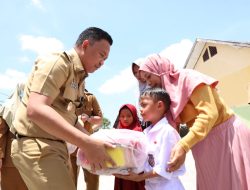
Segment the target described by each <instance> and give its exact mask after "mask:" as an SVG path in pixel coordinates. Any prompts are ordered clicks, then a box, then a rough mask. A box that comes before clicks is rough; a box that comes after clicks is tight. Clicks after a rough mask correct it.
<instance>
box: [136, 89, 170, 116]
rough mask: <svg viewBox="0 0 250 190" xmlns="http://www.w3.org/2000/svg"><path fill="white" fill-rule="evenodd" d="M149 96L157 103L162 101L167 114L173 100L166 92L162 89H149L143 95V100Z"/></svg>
mask: <svg viewBox="0 0 250 190" xmlns="http://www.w3.org/2000/svg"><path fill="white" fill-rule="evenodd" d="M147 96H148V97H151V98H152V99H153V100H154V101H155V102H157V101H162V102H163V103H164V105H165V109H166V112H167V111H168V110H169V108H170V104H171V99H170V96H169V94H168V93H167V92H166V90H164V89H162V88H148V89H146V90H145V91H144V92H143V93H142V95H141V98H143V97H147Z"/></svg>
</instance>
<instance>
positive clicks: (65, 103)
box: [13, 49, 87, 140]
mask: <svg viewBox="0 0 250 190" xmlns="http://www.w3.org/2000/svg"><path fill="white" fill-rule="evenodd" d="M85 77H87V73H86V72H85V71H84V68H83V66H82V63H81V60H80V58H79V57H78V54H77V53H76V51H75V50H74V49H71V50H70V51H67V52H61V53H55V54H51V55H49V56H47V57H44V58H38V59H37V61H36V62H35V66H34V69H33V71H32V73H31V76H30V77H29V79H28V82H27V84H26V86H25V89H24V94H23V98H22V103H21V105H20V106H19V108H18V110H17V112H16V116H15V120H14V124H13V125H14V128H15V130H16V131H17V132H18V133H19V134H20V135H24V136H29V137H40V138H48V139H54V140H59V139H57V138H56V137H54V136H53V135H51V134H49V133H47V132H45V131H44V130H42V129H41V128H40V127H39V126H37V125H36V124H35V123H33V122H32V121H30V120H29V119H28V117H27V103H28V99H29V95H30V92H37V93H39V94H42V95H45V96H49V97H50V98H51V99H52V100H53V103H52V105H51V107H52V108H53V109H54V110H56V111H57V112H58V113H59V114H60V115H61V116H62V117H63V118H65V119H66V120H67V121H68V122H69V123H70V124H72V125H74V124H75V122H76V120H77V116H76V113H75V110H76V107H77V106H79V105H80V100H81V99H82V98H81V97H82V96H83V92H84V89H85V85H84V79H85ZM51 127H53V126H51Z"/></svg>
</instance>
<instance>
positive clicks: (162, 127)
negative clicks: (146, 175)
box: [143, 117, 186, 190]
mask: <svg viewBox="0 0 250 190" xmlns="http://www.w3.org/2000/svg"><path fill="white" fill-rule="evenodd" d="M143 132H144V133H145V135H146V137H147V139H148V142H149V143H148V146H149V154H151V155H152V156H149V157H148V159H149V158H150V157H151V159H149V160H151V161H152V157H153V160H154V165H152V166H150V164H149V160H148V161H147V162H146V163H145V167H144V171H145V172H149V171H152V170H154V171H155V172H156V173H157V174H158V175H160V176H158V177H154V178H150V179H146V180H145V188H146V190H166V189H169V190H173V189H174V190H183V189H184V187H183V185H182V183H181V181H180V179H179V178H178V176H179V175H183V174H184V173H185V171H186V169H185V166H184V164H183V165H182V166H181V167H180V168H179V169H178V170H176V171H174V172H171V173H169V172H167V171H166V168H167V163H168V162H169V160H170V153H171V150H172V148H173V147H174V145H175V144H176V143H177V142H178V141H179V139H180V136H179V134H178V132H177V131H176V130H175V129H174V128H173V127H172V126H170V125H169V123H168V121H167V119H166V118H165V117H164V118H162V119H161V120H160V121H158V122H157V123H156V124H155V125H154V126H152V125H150V126H149V127H147V128H146V129H145V130H144V131H143Z"/></svg>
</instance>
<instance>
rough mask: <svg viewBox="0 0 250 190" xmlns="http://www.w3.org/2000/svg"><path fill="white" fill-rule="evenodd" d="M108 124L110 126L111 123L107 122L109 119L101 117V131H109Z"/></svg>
mask: <svg viewBox="0 0 250 190" xmlns="http://www.w3.org/2000/svg"><path fill="white" fill-rule="evenodd" d="M110 124H111V122H110V121H109V119H108V118H106V117H103V120H102V129H110Z"/></svg>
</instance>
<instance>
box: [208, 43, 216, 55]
mask: <svg viewBox="0 0 250 190" xmlns="http://www.w3.org/2000/svg"><path fill="white" fill-rule="evenodd" d="M208 48H209V52H210V55H211V57H213V56H214V55H216V54H217V48H216V47H214V46H208Z"/></svg>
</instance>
